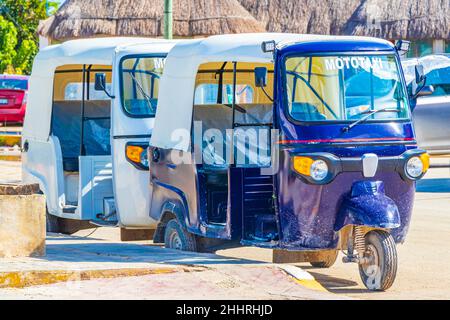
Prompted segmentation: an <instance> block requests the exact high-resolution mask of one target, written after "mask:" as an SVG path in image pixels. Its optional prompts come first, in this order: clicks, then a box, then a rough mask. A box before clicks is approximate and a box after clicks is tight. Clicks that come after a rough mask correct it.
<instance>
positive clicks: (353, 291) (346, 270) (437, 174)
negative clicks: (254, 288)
mask: <svg viewBox="0 0 450 320" xmlns="http://www.w3.org/2000/svg"><path fill="white" fill-rule="evenodd" d="M433 163H441V164H443V163H445V164H448V163H449V161H448V159H441V160H434V161H433ZM417 190H418V192H417V194H416V200H415V204H414V213H413V219H412V222H411V226H410V230H409V233H408V237H407V239H406V242H405V243H404V244H403V245H399V246H398V255H399V268H398V273H397V278H396V281H395V283H394V285H393V287H392V288H391V289H390V290H388V291H386V292H377V293H374V292H369V291H367V290H366V289H365V288H364V286H363V285H362V283H361V281H360V277H359V272H358V268H357V266H356V265H354V264H344V263H342V262H341V257H342V255H340V257H338V261H337V262H336V264H335V265H334V266H333V267H331V268H330V269H316V268H313V267H311V266H309V264H299V266H301V267H302V268H303V269H305V270H306V271H308V272H310V273H311V274H312V275H313V276H314V277H315V278H316V279H317V280H318V281H319V282H320V283H321V284H322V285H324V286H325V287H326V288H327V289H328V290H329V291H331V292H334V293H337V294H342V295H346V296H350V297H354V298H360V299H450V267H449V265H450V246H449V243H450V169H449V168H440V169H430V171H429V172H428V173H427V175H426V176H425V177H424V179H423V180H422V181H420V182H419V183H418V187H417ZM220 254H224V255H226V256H232V257H233V256H234V257H241V258H247V259H255V260H263V261H269V260H270V258H271V252H270V251H268V250H263V249H255V248H238V249H232V250H226V251H222V252H220Z"/></svg>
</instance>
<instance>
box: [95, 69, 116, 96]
mask: <svg viewBox="0 0 450 320" xmlns="http://www.w3.org/2000/svg"><path fill="white" fill-rule="evenodd" d="M94 89H95V91H103V92H104V93H106V95H107V96H108V97H110V98H111V99H114V96H112V95H111V94H110V93H109V92H108V91H107V90H106V74H104V73H96V74H95V85H94Z"/></svg>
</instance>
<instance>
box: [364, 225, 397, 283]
mask: <svg viewBox="0 0 450 320" xmlns="http://www.w3.org/2000/svg"><path fill="white" fill-rule="evenodd" d="M364 238H365V246H366V248H365V252H364V256H363V260H362V262H361V263H360V264H359V274H360V276H361V279H362V281H363V282H364V285H365V286H366V287H367V289H369V290H374V291H384V290H387V289H389V288H390V287H391V286H392V284H393V283H394V280H395V276H396V275H397V260H398V259H397V248H396V244H395V241H394V238H393V237H392V236H391V234H390V233H388V232H386V231H382V230H374V231H370V232H368V233H367V234H366V235H365V236H364Z"/></svg>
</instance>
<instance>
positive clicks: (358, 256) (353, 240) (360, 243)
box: [342, 226, 366, 264]
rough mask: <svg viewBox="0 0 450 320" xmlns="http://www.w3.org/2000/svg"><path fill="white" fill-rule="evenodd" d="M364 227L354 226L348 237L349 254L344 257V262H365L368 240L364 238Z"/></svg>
mask: <svg viewBox="0 0 450 320" xmlns="http://www.w3.org/2000/svg"><path fill="white" fill-rule="evenodd" d="M364 236H365V232H364V227H361V226H353V227H352V230H351V232H350V235H349V237H348V243H347V248H348V250H347V255H345V256H344V257H343V258H342V262H344V263H349V262H356V263H358V264H362V263H365V262H366V261H365V259H366V258H364V252H365V251H366V240H365V238H364Z"/></svg>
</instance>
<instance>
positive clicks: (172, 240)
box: [164, 219, 197, 251]
mask: <svg viewBox="0 0 450 320" xmlns="http://www.w3.org/2000/svg"><path fill="white" fill-rule="evenodd" d="M164 243H165V246H166V248H170V249H176V250H182V251H197V242H196V239H195V236H194V235H193V234H191V233H189V232H188V231H187V230H186V229H185V228H184V227H183V226H182V225H181V224H180V223H179V222H178V220H177V219H172V220H170V221H169V222H168V223H167V225H166V230H165V233H164Z"/></svg>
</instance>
